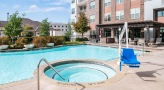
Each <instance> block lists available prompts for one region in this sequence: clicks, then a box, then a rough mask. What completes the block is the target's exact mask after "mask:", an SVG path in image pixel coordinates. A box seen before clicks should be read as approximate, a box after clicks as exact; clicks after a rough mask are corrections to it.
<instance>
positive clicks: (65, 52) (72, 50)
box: [0, 45, 141, 84]
mask: <svg viewBox="0 0 164 90" xmlns="http://www.w3.org/2000/svg"><path fill="white" fill-rule="evenodd" d="M136 53H137V54H139V53H141V52H139V51H137V52H136ZM117 57H118V49H116V48H110V47H100V46H91V45H78V46H63V47H58V48H53V49H46V50H36V51H24V52H8V53H0V84H5V83H10V82H14V81H19V80H24V79H29V78H32V77H33V72H34V70H35V69H36V68H37V64H38V62H39V61H40V59H42V58H45V59H47V60H48V61H49V62H51V61H54V60H62V59H76V58H82V59H99V60H108V61H110V60H113V59H116V58H117Z"/></svg>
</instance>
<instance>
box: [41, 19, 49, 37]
mask: <svg viewBox="0 0 164 90" xmlns="http://www.w3.org/2000/svg"><path fill="white" fill-rule="evenodd" d="M49 29H50V23H49V22H48V18H46V19H44V20H42V22H41V23H40V25H39V30H40V36H49Z"/></svg>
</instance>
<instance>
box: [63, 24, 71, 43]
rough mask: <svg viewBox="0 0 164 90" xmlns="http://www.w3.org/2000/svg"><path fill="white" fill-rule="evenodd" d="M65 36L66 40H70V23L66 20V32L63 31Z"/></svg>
mask: <svg viewBox="0 0 164 90" xmlns="http://www.w3.org/2000/svg"><path fill="white" fill-rule="evenodd" d="M65 36H66V38H67V39H68V40H70V38H71V36H72V28H71V23H70V22H68V26H67V32H66V33H65Z"/></svg>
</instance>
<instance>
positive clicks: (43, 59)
mask: <svg viewBox="0 0 164 90" xmlns="http://www.w3.org/2000/svg"><path fill="white" fill-rule="evenodd" d="M42 61H44V62H45V63H46V64H47V65H48V66H49V67H50V68H51V69H52V70H53V71H54V72H55V73H57V74H58V75H59V76H60V77H61V78H62V79H63V80H65V79H64V78H63V77H62V76H61V75H60V74H59V73H58V72H57V71H56V70H55V69H54V68H53V67H52V65H51V64H50V63H49V62H48V61H47V60H46V59H45V58H42V59H41V60H40V61H39V63H38V66H37V86H38V90H40V76H39V66H40V64H41V62H42Z"/></svg>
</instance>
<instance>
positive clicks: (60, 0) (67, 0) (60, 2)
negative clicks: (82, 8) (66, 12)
mask: <svg viewBox="0 0 164 90" xmlns="http://www.w3.org/2000/svg"><path fill="white" fill-rule="evenodd" d="M70 2H71V0H54V1H52V2H51V3H49V5H65V4H70Z"/></svg>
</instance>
